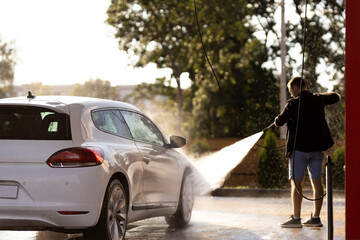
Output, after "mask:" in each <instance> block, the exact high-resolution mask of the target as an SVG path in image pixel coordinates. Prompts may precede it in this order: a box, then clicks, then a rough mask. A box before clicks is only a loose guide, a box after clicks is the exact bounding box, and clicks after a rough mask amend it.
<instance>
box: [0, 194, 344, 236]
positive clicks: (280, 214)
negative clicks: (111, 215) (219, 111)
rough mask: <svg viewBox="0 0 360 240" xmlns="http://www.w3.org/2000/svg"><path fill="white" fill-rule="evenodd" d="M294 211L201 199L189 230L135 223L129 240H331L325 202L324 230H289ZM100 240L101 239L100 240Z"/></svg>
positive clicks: (270, 201)
mask: <svg viewBox="0 0 360 240" xmlns="http://www.w3.org/2000/svg"><path fill="white" fill-rule="evenodd" d="M311 211H312V202H309V201H304V202H303V208H302V212H303V217H304V218H307V217H308V215H310V212H311ZM290 212H291V201H290V198H249V197H239V198H230V197H198V198H196V201H195V206H194V212H193V216H192V219H191V222H190V224H189V226H188V227H187V228H184V229H173V228H169V227H168V225H167V224H166V222H165V220H164V218H160V217H159V218H152V219H147V220H143V221H138V222H135V223H131V224H129V226H128V230H127V235H126V239H127V240H144V239H146V240H204V239H206V240H219V239H220V240H235V239H236V240H238V239H245V240H263V239H285V240H286V239H288V240H303V239H310V240H312V239H320V240H322V239H323V240H325V239H327V234H328V233H327V227H326V226H327V222H326V219H327V212H326V200H325V201H324V206H323V212H322V215H321V217H322V222H323V224H324V227H322V228H305V227H304V228H302V229H285V228H280V227H279V222H281V221H284V220H286V219H287V218H288V216H289V213H290ZM334 239H335V240H344V239H345V199H344V198H336V199H334ZM0 240H83V237H82V234H61V233H54V232H50V231H43V232H30V231H21V232H18V231H13V232H11V231H0ZM99 240H100V239H99Z"/></svg>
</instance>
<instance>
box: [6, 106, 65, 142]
mask: <svg viewBox="0 0 360 240" xmlns="http://www.w3.org/2000/svg"><path fill="white" fill-rule="evenodd" d="M69 119H70V118H69V116H68V115H67V114H63V113H57V112H55V111H53V110H50V109H46V108H41V107H30V106H0V139H19V140H71V131H70V120H69Z"/></svg>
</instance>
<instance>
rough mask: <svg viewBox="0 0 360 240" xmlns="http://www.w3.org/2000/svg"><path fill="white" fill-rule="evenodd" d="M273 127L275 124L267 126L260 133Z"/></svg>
mask: <svg viewBox="0 0 360 240" xmlns="http://www.w3.org/2000/svg"><path fill="white" fill-rule="evenodd" d="M274 125H275V123H272V124H270V125H269V126H267V127H266V128H264V129H263V130H262V131H263V132H266V130H268V129H269V128H271V127H273V126H274Z"/></svg>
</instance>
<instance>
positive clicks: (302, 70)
mask: <svg viewBox="0 0 360 240" xmlns="http://www.w3.org/2000/svg"><path fill="white" fill-rule="evenodd" d="M306 19H307V0H305V16H304V24H303V44H302V48H303V54H302V63H301V80H300V86H299V97H298V99H299V104H298V112H297V119H296V127H295V137H294V146H293V149H292V158H293V164H292V173H293V177H294V179H293V181H294V185H295V189H296V192H297V193H298V194H299V195H300V196H302V197H303V198H305V199H306V200H309V201H317V200H321V199H322V198H324V197H325V195H326V192H325V193H324V194H323V195H322V196H320V197H318V198H308V197H306V196H304V195H303V193H302V192H300V190H299V188H298V186H297V183H296V181H295V155H296V154H295V152H296V150H295V146H296V138H297V134H298V129H299V120H300V107H301V92H302V80H303V79H304V68H305V41H306Z"/></svg>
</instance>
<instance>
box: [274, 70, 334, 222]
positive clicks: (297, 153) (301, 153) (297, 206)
mask: <svg viewBox="0 0 360 240" xmlns="http://www.w3.org/2000/svg"><path fill="white" fill-rule="evenodd" d="M287 87H288V90H289V92H290V94H291V97H292V99H290V100H289V101H288V102H287V104H286V106H285V107H284V109H283V111H282V112H281V114H280V115H278V116H277V117H276V118H275V121H274V124H275V126H277V127H279V126H283V125H284V124H285V123H287V128H288V131H287V148H286V150H287V156H288V157H290V164H289V179H291V197H292V206H293V215H292V216H291V217H290V219H289V220H288V221H285V222H283V223H281V224H280V225H281V227H286V228H301V227H302V226H309V227H321V226H322V223H321V220H320V211H321V206H322V202H323V200H322V198H320V197H321V196H322V195H323V194H324V186H323V184H322V180H321V178H322V166H323V164H322V162H323V159H324V153H323V151H325V150H326V149H328V148H330V147H331V146H332V145H333V144H334V142H333V140H332V138H331V136H330V131H329V127H328V125H327V122H326V120H325V110H324V107H325V106H326V105H330V104H334V103H336V102H338V101H339V100H340V99H341V97H340V95H339V94H337V93H321V94H312V93H310V92H309V91H308V89H307V86H306V82H305V81H304V80H303V79H301V78H300V77H294V78H292V79H291V80H290V81H289V83H288V85H287ZM299 99H301V101H299ZM299 102H300V104H299ZM299 107H300V111H299ZM297 121H299V123H298V124H297ZM295 137H296V139H295ZM294 164H295V165H294ZM306 169H308V171H309V176H310V180H311V185H312V189H313V197H314V199H318V200H316V201H314V210H313V213H312V214H311V216H310V218H309V219H307V220H306V221H305V222H303V223H301V218H300V215H301V203H302V196H301V195H300V194H299V193H298V192H297V191H299V192H300V193H301V194H302V186H303V183H304V176H305V172H306ZM319 198H320V199H319Z"/></svg>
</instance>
